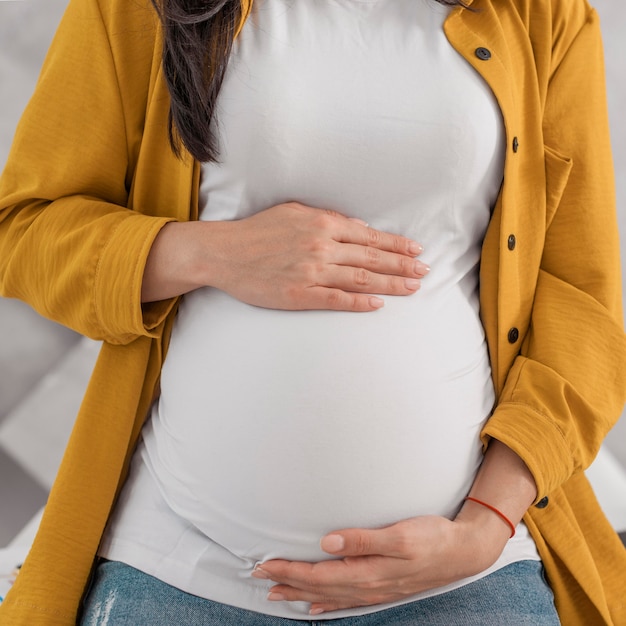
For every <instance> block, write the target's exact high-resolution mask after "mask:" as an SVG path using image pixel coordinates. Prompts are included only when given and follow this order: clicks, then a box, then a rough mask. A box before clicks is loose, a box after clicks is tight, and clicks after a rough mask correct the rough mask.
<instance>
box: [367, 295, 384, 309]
mask: <svg viewBox="0 0 626 626" xmlns="http://www.w3.org/2000/svg"><path fill="white" fill-rule="evenodd" d="M369 303H370V306H372V307H374V308H375V309H380V308H381V307H383V306H385V301H384V300H381V299H380V298H377V297H376V296H372V297H371V298H370V299H369Z"/></svg>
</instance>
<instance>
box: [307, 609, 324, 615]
mask: <svg viewBox="0 0 626 626" xmlns="http://www.w3.org/2000/svg"><path fill="white" fill-rule="evenodd" d="M323 612H324V609H311V610H310V611H309V615H319V614H320V613H323Z"/></svg>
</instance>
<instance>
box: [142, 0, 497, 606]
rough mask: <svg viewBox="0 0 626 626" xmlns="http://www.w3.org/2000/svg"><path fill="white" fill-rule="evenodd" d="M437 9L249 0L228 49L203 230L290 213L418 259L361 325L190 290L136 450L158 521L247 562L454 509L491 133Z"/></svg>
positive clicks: (475, 453) (389, 2) (469, 388)
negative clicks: (417, 281)
mask: <svg viewBox="0 0 626 626" xmlns="http://www.w3.org/2000/svg"><path fill="white" fill-rule="evenodd" d="M445 12H446V11H445V10H444V9H443V7H441V6H440V5H436V4H435V3H432V4H430V3H428V2H427V0H424V1H423V2H422V1H421V0H418V1H417V2H416V1H415V0H402V1H400V2H398V1H397V0H380V1H376V0H374V1H359V2H357V1H352V2H350V1H346V0H319V1H312V2H287V1H285V0H266V1H264V2H261V1H259V2H256V3H255V5H254V9H253V14H252V16H251V17H250V18H249V20H248V22H247V24H246V27H245V28H244V31H243V33H242V35H241V37H240V38H239V40H238V41H237V42H236V45H235V49H234V53H233V57H232V59H231V64H230V66H229V71H228V74H227V77H226V80H225V82H224V85H223V87H222V91H221V92H220V98H219V113H218V124H219V135H220V138H221V155H222V157H221V162H220V164H219V165H215V164H212V165H205V166H204V167H203V177H202V184H201V199H202V204H201V214H200V219H203V220H233V219H241V218H245V217H247V216H249V215H252V214H254V213H256V212H258V211H261V210H263V209H265V208H268V207H270V206H272V205H275V204H278V203H281V202H287V201H291V200H294V201H299V202H302V203H304V204H308V205H311V206H315V207H320V208H332V209H335V210H338V211H340V212H342V213H344V214H346V215H348V216H353V217H358V218H360V219H363V220H365V221H367V222H369V223H370V225H371V226H373V227H375V228H379V229H382V230H388V231H391V232H395V233H400V234H403V235H406V236H408V237H412V238H414V239H417V240H418V241H420V242H422V243H423V245H424V247H425V252H424V254H423V260H425V261H426V262H428V263H429V264H430V265H431V266H432V271H431V274H430V275H429V276H428V277H427V278H425V279H424V281H423V286H422V289H421V290H420V291H419V292H418V293H417V294H415V295H413V296H410V297H402V298H400V297H398V298H393V297H387V298H386V306H385V307H384V308H383V309H382V310H380V311H377V312H375V313H369V314H351V313H341V312H330V311H306V312H302V311H299V312H289V311H275V310H268V309H261V308H257V307H253V306H249V305H247V304H244V303H241V302H239V301H237V300H235V299H234V298H232V297H230V296H229V295H227V294H225V293H223V292H221V291H219V290H216V289H212V288H205V289H200V290H197V291H195V292H193V293H191V294H188V295H187V296H186V297H185V298H184V299H183V302H182V304H181V306H180V309H179V313H178V317H177V320H176V325H175V328H174V331H173V334H172V339H171V345H170V348H169V352H168V356H167V360H166V362H165V366H164V368H163V372H162V379H161V391H162V395H161V399H160V401H159V402H158V404H157V405H155V408H154V411H153V415H152V420H151V422H150V423H149V425H148V426H147V427H146V428H145V429H144V440H145V448H142V458H143V460H144V463H145V466H146V467H148V468H149V472H150V475H151V476H152V479H153V480H154V481H155V484H156V485H157V487H158V492H159V494H160V495H161V496H162V497H163V499H164V502H166V503H167V505H168V506H169V508H171V509H172V511H174V513H175V514H176V515H177V516H178V517H180V518H182V519H183V520H185V523H186V524H188V525H191V526H192V527H195V528H197V529H198V530H199V531H200V532H201V533H202V534H203V535H204V536H206V537H207V539H208V540H210V541H212V542H214V543H215V544H217V545H218V546H220V547H221V548H222V549H225V550H226V551H228V552H229V553H230V554H231V555H234V556H235V557H236V558H237V559H240V560H241V561H242V562H245V563H246V567H251V566H253V565H254V563H255V562H257V561H262V560H264V559H268V558H273V557H281V558H289V559H305V560H316V559H322V558H327V556H328V555H326V554H325V553H323V552H321V550H320V548H319V539H320V537H321V536H322V535H323V534H324V533H326V532H328V531H330V530H333V529H337V528H342V527H348V526H378V525H383V524H389V523H392V522H394V521H398V520H400V519H403V518H406V517H412V516H415V515H420V514H439V515H445V516H448V517H451V516H453V515H454V513H455V511H456V510H457V509H458V507H459V506H460V503H461V501H462V498H463V496H464V495H465V494H466V493H467V491H468V490H469V487H470V485H471V483H472V480H473V477H474V474H475V472H476V469H477V467H478V465H479V463H480V460H481V448H480V441H479V433H480V430H481V427H482V425H483V423H484V421H485V420H486V419H487V417H488V415H489V412H490V410H491V408H492V406H493V402H494V392H493V386H492V382H491V371H490V366H489V358H488V353H487V347H486V343H485V339H484V334H483V330H482V326H481V323H480V318H479V306H478V262H479V257H480V248H481V244H482V239H483V236H484V232H485V229H486V227H487V224H488V221H489V217H490V208H491V206H492V205H493V203H494V202H495V199H496V196H497V193H498V190H499V187H500V184H501V180H502V166H503V152H504V131H503V128H502V120H501V116H500V112H499V109H498V105H497V103H496V102H495V99H494V97H493V95H492V94H491V92H490V91H489V89H488V87H487V86H486V85H485V84H484V82H483V81H482V79H481V78H480V77H479V76H478V75H477V74H476V73H475V72H474V71H473V70H472V69H471V68H470V67H469V66H468V65H467V64H466V62H465V61H464V60H463V59H462V58H461V57H460V56H458V54H457V53H456V52H454V50H453V49H452V48H451V47H450V46H449V44H448V42H447V41H446V40H445V37H444V35H443V32H442V28H441V27H442V22H443V19H444V17H445V15H444V14H445ZM216 599H219V598H216Z"/></svg>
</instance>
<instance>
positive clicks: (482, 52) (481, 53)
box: [475, 48, 491, 61]
mask: <svg viewBox="0 0 626 626" xmlns="http://www.w3.org/2000/svg"><path fill="white" fill-rule="evenodd" d="M475 54H476V56H477V57H478V58H479V59H480V60H481V61H489V59H490V58H491V52H490V51H489V50H487V48H476V50H475Z"/></svg>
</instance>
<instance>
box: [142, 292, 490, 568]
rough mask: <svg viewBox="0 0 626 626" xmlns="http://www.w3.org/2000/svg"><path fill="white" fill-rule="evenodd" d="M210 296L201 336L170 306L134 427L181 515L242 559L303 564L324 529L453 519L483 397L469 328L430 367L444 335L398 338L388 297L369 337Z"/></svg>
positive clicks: (407, 331)
mask: <svg viewBox="0 0 626 626" xmlns="http://www.w3.org/2000/svg"><path fill="white" fill-rule="evenodd" d="M214 295H216V294H214ZM212 300H213V301H212V305H211V307H209V308H210V311H211V313H210V315H211V317H213V319H212V320H207V319H206V316H204V315H202V316H201V317H202V322H203V332H202V333H200V334H198V332H190V331H191V330H192V327H193V325H194V324H196V322H197V317H198V315H199V314H200V313H201V307H200V308H198V307H193V308H192V311H191V312H190V311H189V310H187V311H185V310H183V311H181V315H182V317H180V318H179V322H180V321H181V320H182V321H183V322H184V325H181V324H180V323H178V328H179V329H184V330H183V331H182V332H177V333H175V334H174V336H173V338H172V344H171V347H170V352H169V354H168V357H167V362H166V367H165V368H164V371H163V377H162V396H161V399H160V402H159V404H158V406H157V407H156V408H155V411H154V414H153V419H152V423H151V426H150V428H149V429H146V432H145V433H144V434H145V438H146V447H147V451H148V453H149V455H150V459H151V464H152V466H153V468H154V472H155V475H156V477H157V481H158V483H159V486H160V489H161V492H162V493H163V495H164V497H165V499H166V501H167V502H168V503H169V505H170V506H171V507H172V508H173V509H174V510H175V511H176V512H177V513H178V514H179V515H181V516H183V517H184V518H185V519H187V520H189V521H190V522H192V523H193V524H194V525H196V526H197V527H198V528H199V529H200V530H201V531H202V532H203V533H205V534H206V535H207V536H208V537H210V538H211V539H212V540H213V541H215V542H217V543H219V544H220V545H222V546H224V547H225V548H227V549H228V550H230V551H231V552H233V553H235V554H237V555H238V556H240V557H242V558H250V559H255V560H263V559H267V558H274V557H283V558H290V559H304V560H315V559H320V558H324V557H325V556H326V557H327V555H325V554H324V553H323V552H321V550H320V549H319V539H320V537H321V536H322V535H323V534H325V533H326V532H328V531H330V530H334V529H339V528H344V527H350V526H360V527H375V526H381V525H385V524H390V523H393V522H395V521H398V520H400V519H404V518H407V517H412V516H415V515H422V514H440V515H446V516H452V515H453V514H454V512H455V510H456V509H457V507H458V506H459V504H460V502H461V500H462V498H463V496H464V495H465V494H466V493H467V491H468V489H469V486H470V485H471V482H472V479H473V476H474V474H475V472H476V469H477V467H478V464H479V463H480V456H481V454H480V442H479V437H478V436H479V432H480V428H481V426H482V424H483V422H484V420H485V418H486V416H487V414H488V412H489V410H490V408H491V403H492V401H493V391H492V387H491V381H490V376H489V366H488V362H487V357H486V351H485V349H484V347H481V342H482V343H484V342H483V341H482V339H481V335H480V334H479V336H478V337H476V341H477V342H478V343H477V345H478V347H479V348H480V349H479V350H478V351H476V350H473V351H472V354H471V358H465V357H467V356H469V355H465V357H464V358H459V355H458V350H453V352H454V354H455V357H456V358H455V359H454V360H453V361H451V362H448V364H447V365H446V366H445V367H444V368H443V371H442V369H441V366H442V364H445V362H446V358H445V354H446V352H450V336H449V334H446V335H445V338H440V339H439V343H440V345H439V346H437V344H436V343H433V341H432V340H433V339H436V337H434V336H433V333H432V331H431V333H430V335H431V336H430V337H429V338H428V341H427V342H425V341H424V333H423V332H422V331H419V332H417V333H416V332H414V319H413V323H412V324H410V325H406V327H404V328H402V326H404V324H403V322H402V318H403V310H404V309H403V307H402V305H401V306H400V308H398V309H397V310H396V312H395V315H394V314H393V311H390V309H393V308H394V302H396V303H397V304H401V303H400V302H397V301H393V302H392V304H391V306H389V303H388V306H387V307H386V309H387V310H386V311H385V313H386V314H390V313H391V317H392V318H393V319H394V320H395V322H396V325H399V326H400V327H401V328H394V329H393V332H390V333H383V334H381V333H380V326H379V324H380V322H381V318H380V317H379V319H378V320H377V321H376V320H374V319H373V318H374V316H350V315H345V314H334V313H332V314H330V315H328V312H317V313H315V312H306V313H303V312H299V313H288V312H277V311H265V310H259V309H253V308H252V307H247V306H246V305H241V304H240V303H237V302H236V301H232V300H231V299H230V298H228V296H225V295H224V294H219V293H218V294H217V298H212ZM398 300H400V299H398ZM402 304H403V303H402ZM220 305H221V306H224V307H226V308H227V310H228V313H229V315H228V316H227V317H224V316H223V315H219V313H220V311H219V308H220ZM247 309H253V310H247ZM188 313H190V317H187V314H188ZM205 313H206V311H205ZM222 313H226V311H222ZM238 315H242V316H245V317H246V318H247V319H246V323H245V324H244V323H242V320H239V319H237V316H238ZM225 320H228V321H225ZM251 320H252V321H251ZM355 322H357V323H356V327H355ZM362 322H365V324H364V325H363V324H362ZM197 330H198V329H196V331H197ZM374 330H376V332H375V333H374V334H373V335H372V332H373V331H374ZM397 331H399V332H397ZM481 332H482V331H481ZM434 335H436V333H434ZM463 342H465V343H467V337H464V338H463ZM463 342H462V343H463ZM426 346H428V350H427V351H426V353H424V352H423V351H424V349H425V347H426ZM457 347H458V346H457ZM436 348H438V350H437V357H435V356H433V350H435V349H436ZM190 354H193V358H190V356H189V355H190ZM442 357H443V358H442Z"/></svg>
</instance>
